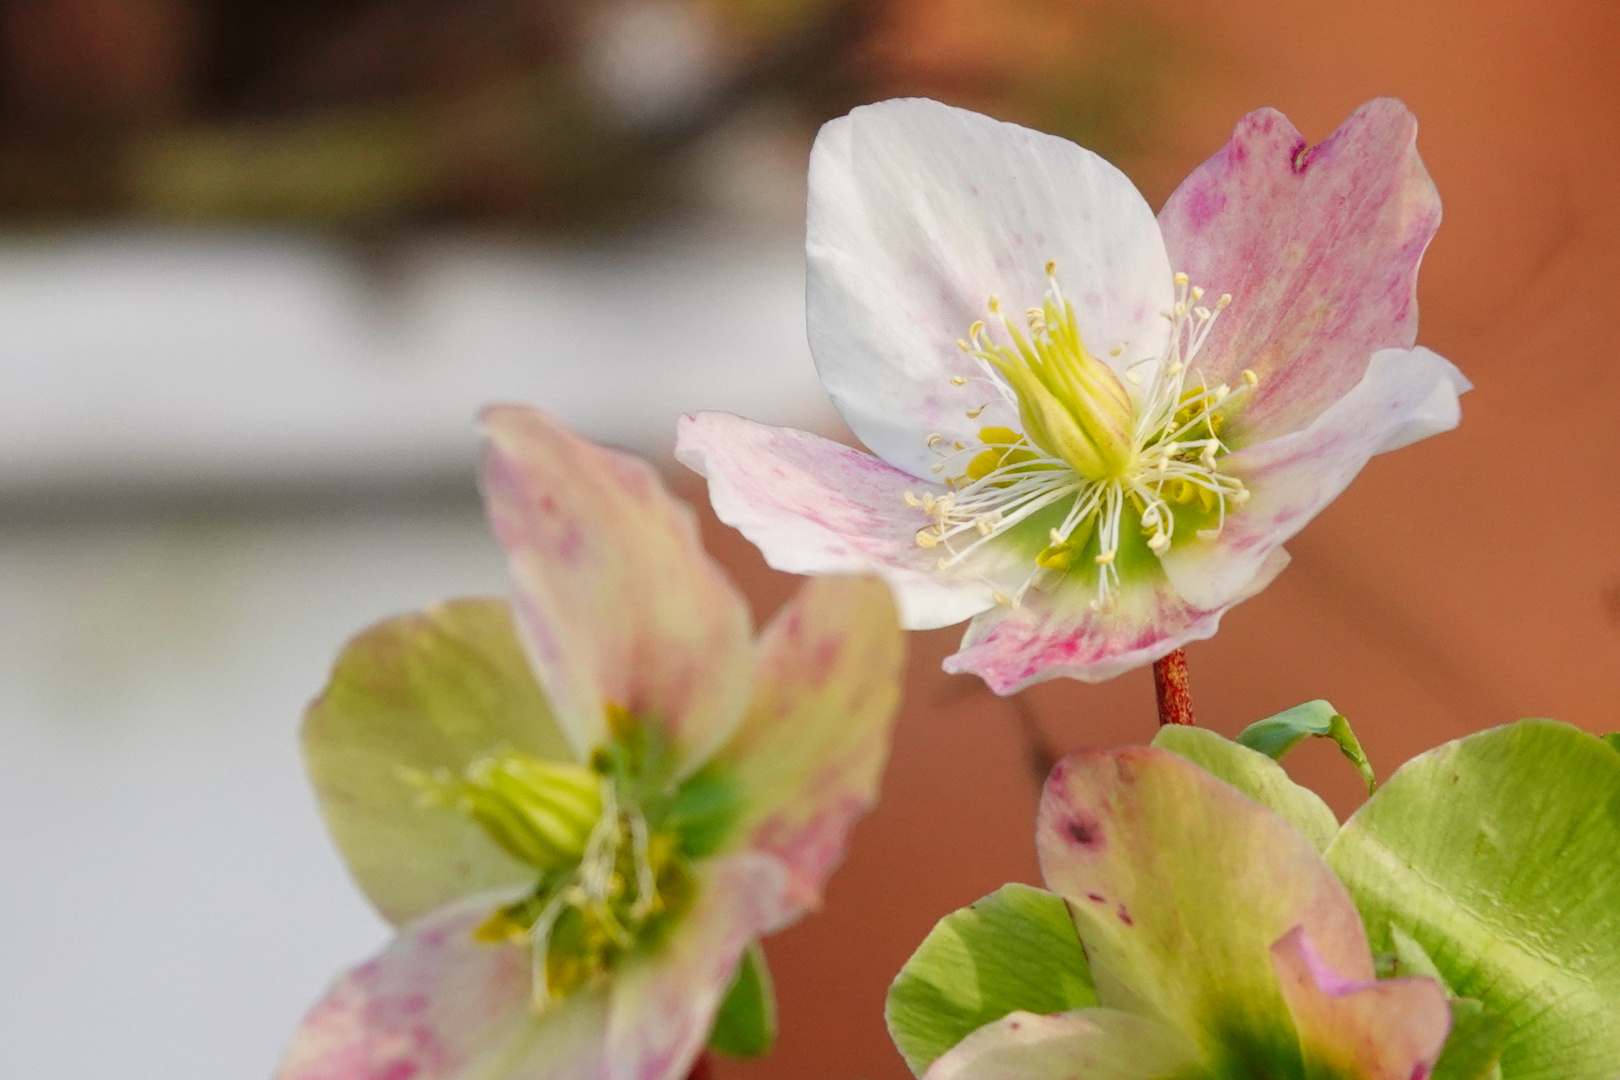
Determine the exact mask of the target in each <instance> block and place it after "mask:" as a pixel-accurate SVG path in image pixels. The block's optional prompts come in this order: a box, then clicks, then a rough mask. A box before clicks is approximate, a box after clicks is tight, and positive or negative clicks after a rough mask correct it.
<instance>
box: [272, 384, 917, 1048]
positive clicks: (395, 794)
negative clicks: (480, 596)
mask: <svg viewBox="0 0 1620 1080" xmlns="http://www.w3.org/2000/svg"><path fill="white" fill-rule="evenodd" d="M484 424H485V428H486V430H487V432H488V435H489V440H490V448H489V453H488V458H487V463H486V466H485V471H484V477H483V482H484V492H485V498H486V501H487V504H488V508H489V516H490V520H491V522H492V525H493V528H494V532H495V534H496V536H497V538H498V539H499V540H500V542H501V544H502V545H503V546H504V548H505V549H506V552H507V555H508V557H509V563H510V568H511V572H512V577H513V584H514V588H513V592H512V598H511V602H510V605H507V604H505V603H502V602H501V601H498V600H467V601H458V602H453V603H449V604H445V605H441V606H439V607H436V608H433V609H430V610H428V611H426V612H423V613H421V614H417V615H411V616H406V617H403V618H398V619H394V620H391V621H389V622H385V623H383V624H381V625H380V626H378V627H376V628H374V629H372V630H370V631H368V632H366V633H364V634H362V635H360V636H359V637H358V638H356V639H355V640H354V641H353V642H351V643H350V644H349V646H348V647H347V648H346V649H345V651H344V652H343V654H342V655H341V656H340V657H339V659H338V662H337V664H336V667H335V669H334V671H333V675H332V680H331V682H330V684H329V686H328V688H327V690H326V692H325V693H324V694H323V695H322V697H321V698H320V699H318V700H317V701H316V702H315V704H314V705H313V706H311V709H310V713H309V718H308V721H307V723H306V726H305V730H304V738H305V749H306V753H307V756H308V760H309V765H310V769H311V773H312V775H313V779H314V782H315V785H316V788H317V791H318V794H319V796H320V800H321V806H322V810H323V812H324V814H325V816H326V820H327V822H328V824H329V826H330V827H331V829H332V832H333V835H334V837H335V839H336V841H337V843H338V846H339V848H340V849H341V850H342V852H343V854H344V856H345V857H346V859H347V860H348V863H349V866H350V869H351V871H352V872H353V873H354V876H355V878H356V880H357V881H358V883H359V884H360V886H361V888H362V889H363V890H364V891H365V892H366V894H367V895H368V896H369V897H370V899H371V900H372V901H373V902H374V903H375V904H376V906H377V907H378V909H379V910H380V911H381V912H382V913H383V914H384V915H385V916H386V917H387V918H388V919H389V920H390V921H392V922H393V923H394V924H395V925H397V926H399V927H400V930H399V933H398V936H397V937H396V938H395V939H394V941H393V943H392V944H391V945H389V946H388V948H387V949H386V950H385V951H384V952H382V953H381V954H380V955H378V956H377V957H375V958H373V959H372V960H370V961H368V962H366V963H364V964H362V965H360V966H359V967H357V968H355V969H354V970H352V971H350V972H348V973H347V974H345V975H344V976H342V977H341V978H340V979H339V980H338V981H337V983H336V984H335V985H334V986H333V987H332V989H331V991H330V992H329V993H328V995H327V997H326V998H325V1000H323V1001H322V1002H321V1003H320V1004H318V1005H317V1006H316V1007H315V1008H314V1009H313V1010H312V1011H311V1013H310V1014H309V1016H308V1017H307V1019H306V1020H305V1021H304V1024H303V1026H302V1028H301V1029H300V1031H299V1032H298V1034H297V1037H296V1039H295V1041H294V1043H293V1045H292V1048H291V1050H290V1051H289V1052H288V1055H287V1058H286V1060H285V1062H284V1064H283V1066H282V1069H281V1072H280V1074H279V1076H280V1077H281V1080H407V1078H408V1080H506V1078H509V1077H510V1078H518V1077H521V1078H523V1080H546V1078H558V1080H562V1078H566V1080H597V1078H601V1080H679V1078H680V1077H682V1076H684V1075H685V1074H686V1071H687V1070H688V1069H689V1068H690V1067H691V1065H692V1063H693V1061H694V1059H695V1058H696V1056H697V1055H698V1054H699V1053H700V1052H701V1051H702V1049H703V1047H704V1045H705V1042H706V1041H707V1040H709V1038H710V1035H711V1029H712V1028H713V1026H714V1023H715V1017H716V1011H717V1009H718V1008H719V1006H720V1005H721V1002H722V999H723V997H724V995H725V994H726V992H727V988H728V986H731V985H732V984H733V978H734V976H737V975H738V973H739V964H740V962H741V961H742V958H744V957H745V955H747V956H748V957H749V958H750V959H749V960H748V964H749V967H748V968H745V969H743V970H744V971H745V973H746V972H749V971H752V972H753V975H754V977H755V978H759V977H761V976H760V975H759V972H758V971H757V969H754V968H753V967H752V965H753V963H754V961H753V959H752V957H753V953H752V952H747V953H746V954H745V950H749V949H750V945H751V943H752V942H754V941H755V940H757V939H758V938H759V937H761V936H762V935H764V934H768V933H771V932H772V931H774V930H776V929H778V928H780V927H782V926H784V925H786V924H787V923H789V922H791V921H793V920H794V919H795V918H797V917H798V916H799V915H800V914H802V913H803V912H804V911H805V910H806V909H807V908H810V907H812V906H814V905H815V904H816V903H818V901H819V898H820V895H821V889H822V885H823V882H824V881H825V880H826V878H827V876H828V875H829V874H830V873H831V872H832V870H833V868H834V866H835V865H836V863H837V862H838V861H839V858H840V857H841V855H842V853H843V849H844V844H845V842H846V839H847V835H848V832H849V829H850V827H851V825H852V824H853V823H854V821H855V819H856V818H858V817H859V816H860V815H861V814H862V813H863V812H864V811H865V810H866V809H867V808H868V807H869V806H870V805H871V803H872V801H873V800H874V798H875V797H876V792H877V785H878V781H879V778H880V775H881V773H882V769H883V764H884V761H885V758H886V757H887V753H888V745H889V730H890V722H891V719H892V716H893V713H894V709H895V706H896V703H897V700H898V691H899V687H898V672H899V666H900V663H901V659H902V650H903V643H902V639H901V634H900V630H899V627H898V623H897V621H896V619H895V615H894V611H893V606H892V602H891V600H890V598H889V593H888V590H887V589H886V588H885V587H884V585H883V584H882V583H881V582H880V581H877V580H875V579H858V578H842V579H840V578H827V579H823V580H818V581H815V582H812V583H810V584H809V585H807V586H806V587H805V588H804V589H802V590H801V591H800V592H799V594H798V595H797V596H796V597H795V598H794V599H793V600H791V601H790V602H789V603H788V604H787V606H786V607H785V608H784V609H783V610H782V611H781V613H780V614H778V615H777V616H776V618H775V619H774V620H773V621H772V622H771V623H770V625H769V626H768V627H767V628H766V630H765V631H764V633H763V634H762V635H761V637H760V638H759V640H758V641H757V642H756V641H755V640H754V639H753V636H752V632H751V629H750V620H749V615H748V610H747V607H746V605H745V604H744V602H743V600H742V598H741V596H740V595H739V594H738V593H737V591H736V590H735V588H734V587H733V586H732V584H731V583H730V582H729V581H728V580H727V579H726V577H725V575H724V574H723V572H722V571H721V569H720V568H719V566H718V565H716V564H715V563H714V562H713V561H712V560H711V559H709V557H708V556H707V555H706V554H705V553H704V551H703V548H702V546H701V544H700V541H699V538H698V534H697V529H696V527H695V524H694V522H693V519H692V517H691V514H690V511H689V510H688V509H687V508H686V507H685V506H684V505H682V504H681V503H680V502H679V501H677V500H676V499H674V498H673V497H672V496H671V495H670V494H669V493H668V492H667V491H666V490H665V489H664V488H663V487H662V485H661V484H660V482H659V481H658V479H657V478H656V476H655V475H654V473H653V472H652V471H651V470H650V469H649V468H647V467H646V466H645V465H643V464H642V463H640V462H638V461H636V460H634V459H632V458H629V457H626V456H624V455H621V454H618V453H615V452H613V451H610V450H605V449H602V448H599V447H596V446H593V445H592V444H590V443H588V442H586V441H584V440H582V439H580V438H578V437H576V436H574V435H572V434H570V433H569V432H567V431H565V430H563V429H562V428H560V427H559V426H557V425H556V424H555V423H553V422H551V421H550V420H548V419H546V418H545V417H543V416H542V415H540V414H538V413H536V412H533V411H529V410H525V409H519V408H513V407H501V408H495V409H492V410H490V411H489V412H487V413H486V414H485V416H484ZM745 982H746V980H745V979H743V978H741V977H739V978H738V980H737V985H739V986H741V985H743V984H744V983H745Z"/></svg>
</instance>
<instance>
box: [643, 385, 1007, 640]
mask: <svg viewBox="0 0 1620 1080" xmlns="http://www.w3.org/2000/svg"><path fill="white" fill-rule="evenodd" d="M675 455H676V456H677V457H678V458H680V460H681V461H683V462H685V463H686V464H687V465H688V466H690V467H691V468H692V469H694V470H696V471H697V472H698V473H701V474H702V475H703V476H705V477H707V478H708V481H709V499H710V501H711V502H713V504H714V512H715V513H716V514H717V515H718V516H719V518H720V520H721V521H724V522H725V523H726V524H727V525H730V526H731V527H732V528H734V529H737V530H738V531H739V532H741V533H742V534H743V535H744V536H746V537H748V539H749V540H751V541H753V543H754V544H755V545H756V546H757V547H758V548H759V550H760V551H761V552H762V553H763V554H764V556H765V561H766V562H768V563H770V564H771V565H772V566H774V567H775V568H776V569H778V570H785V571H787V572H788V573H791V574H878V575H879V576H881V577H882V578H883V579H884V580H885V581H887V582H888V583H889V586H890V587H891V588H892V589H893V590H894V592H895V598H896V600H897V601H898V603H899V605H900V618H901V622H902V623H903V624H904V626H905V627H906V629H908V630H929V629H933V628H934V627H937V626H950V625H951V624H952V623H959V622H961V621H962V620H963V619H968V618H972V617H973V616H974V615H976V614H978V613H979V612H981V611H984V610H985V609H986V608H988V607H990V606H991V605H992V604H993V603H994V602H995V601H994V599H993V597H994V593H995V590H994V587H993V586H991V585H989V584H987V583H986V582H985V581H983V580H980V579H979V578H977V577H972V576H967V575H963V574H955V573H945V572H942V571H940V569H939V568H938V561H939V559H938V555H939V553H938V551H937V550H936V551H927V550H924V549H923V548H921V547H919V546H918V545H917V532H918V530H920V529H921V528H923V527H924V526H925V525H927V524H928V523H929V518H928V517H927V515H925V514H924V513H923V512H922V511H921V510H919V509H917V508H915V507H912V506H908V505H907V504H906V500H905V495H906V492H908V491H910V492H914V493H916V494H917V495H918V497H919V498H920V497H921V496H922V495H923V494H933V495H943V494H944V493H945V490H946V489H945V488H944V487H943V486H942V485H939V484H924V483H922V482H920V481H918V480H917V478H916V477H914V476H912V475H911V474H910V473H906V472H902V471H901V470H899V469H896V468H894V467H893V466H890V465H886V464H884V463H883V462H882V461H880V460H878V459H877V458H875V457H873V456H872V455H870V454H863V453H861V452H860V451H859V450H852V449H850V448H849V447H847V446H841V445H839V444H838V443H835V442H833V441H832V440H830V439H823V438H821V437H820V436H817V435H811V434H808V433H806V432H803V431H794V430H792V429H791V428H776V427H767V426H766V425H764V424H756V423H754V422H753V421H752V420H744V419H743V418H742V417H739V416H732V415H730V414H729V413H713V412H706V413H699V414H697V415H696V416H687V417H682V418H681V420H680V423H679V426H678V427H677V429H676V436H675ZM987 547H988V545H987ZM975 569H976V572H977V571H979V570H980V568H977V567H976V568H975Z"/></svg>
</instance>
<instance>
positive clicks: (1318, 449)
mask: <svg viewBox="0 0 1620 1080" xmlns="http://www.w3.org/2000/svg"><path fill="white" fill-rule="evenodd" d="M1468 389H1469V384H1468V380H1467V379H1465V378H1463V376H1462V373H1461V372H1459V371H1458V370H1457V369H1456V368H1455V367H1453V366H1452V365H1451V364H1450V363H1448V362H1447V361H1446V360H1444V359H1442V358H1441V357H1439V356H1437V355H1435V354H1434V353H1432V352H1430V351H1429V350H1428V349H1410V350H1407V349H1385V350H1383V351H1381V352H1379V353H1377V354H1375V355H1374V356H1373V358H1372V362H1371V363H1370V364H1369V365H1368V367H1367V372H1366V374H1365V375H1364V376H1363V377H1362V379H1361V381H1360V382H1359V383H1358V384H1356V386H1355V387H1354V388H1353V389H1351V390H1350V392H1349V393H1347V394H1345V395H1344V396H1343V397H1342V398H1340V399H1339V400H1338V401H1335V402H1334V403H1333V404H1332V405H1330V406H1329V407H1328V408H1327V410H1326V411H1325V412H1323V413H1322V414H1321V415H1320V416H1318V417H1317V418H1316V419H1315V420H1314V421H1312V422H1311V424H1310V426H1309V427H1306V428H1305V429H1303V430H1301V431H1296V432H1293V433H1291V434H1288V435H1283V436H1280V437H1278V438H1275V439H1271V440H1268V441H1266V442H1262V443H1258V444H1256V445H1252V446H1248V447H1245V448H1244V449H1242V450H1239V451H1237V452H1236V453H1234V454H1231V455H1229V456H1228V457H1226V458H1224V459H1222V461H1223V464H1222V470H1223V471H1225V472H1228V473H1231V474H1232V475H1233V476H1236V477H1238V478H1240V479H1241V480H1243V482H1244V483H1245V484H1247V485H1248V487H1249V490H1250V492H1251V493H1252V494H1251V497H1250V498H1249V501H1248V502H1246V503H1245V504H1244V505H1243V506H1242V507H1240V508H1239V509H1237V510H1235V511H1233V512H1232V513H1231V514H1230V515H1229V516H1228V518H1227V521H1226V525H1225V527H1224V528H1223V529H1222V530H1221V533H1220V535H1219V536H1218V537H1216V538H1215V539H1213V540H1209V541H1196V542H1193V543H1185V544H1181V543H1178V544H1176V545H1175V546H1174V547H1172V548H1171V549H1170V550H1169V551H1167V552H1165V554H1164V555H1163V556H1161V557H1160V562H1161V564H1162V565H1163V566H1164V571H1165V574H1166V575H1168V577H1169V578H1170V581H1171V582H1172V583H1173V584H1174V585H1175V587H1176V591H1177V592H1179V593H1180V594H1181V595H1182V596H1183V597H1185V598H1186V599H1187V601H1188V603H1190V604H1194V605H1197V606H1200V607H1214V606H1217V605H1219V604H1222V603H1225V602H1226V601H1227V598H1228V597H1231V596H1233V595H1234V594H1237V593H1241V592H1245V591H1248V588H1249V583H1250V582H1251V580H1252V579H1253V578H1254V576H1255V574H1256V573H1258V572H1259V570H1260V568H1261V567H1262V566H1264V565H1265V562H1266V560H1267V559H1268V558H1269V557H1270V555H1271V553H1272V552H1273V551H1275V550H1277V549H1278V548H1279V547H1280V546H1281V545H1282V544H1283V543H1284V542H1285V541H1287V540H1288V539H1289V538H1290V537H1292V536H1293V535H1294V534H1295V533H1297V532H1299V530H1301V529H1303V528H1304V527H1305V525H1306V524H1307V523H1308V522H1309V521H1310V520H1311V518H1313V517H1315V516H1316V515H1317V513H1319V512H1320V511H1321V510H1322V509H1323V508H1324V507H1325V506H1327V504H1328V503H1330V502H1332V501H1333V500H1334V499H1335V498H1337V497H1338V494H1339V493H1340V492H1341V491H1343V490H1344V489H1345V488H1346V487H1347V486H1349V484H1350V481H1351V480H1353V479H1355V476H1356V474H1357V473H1359V472H1360V471H1361V468H1362V466H1363V465H1365V464H1366V463H1367V461H1368V459H1369V458H1371V457H1372V456H1373V455H1374V454H1378V453H1382V452H1383V451H1385V450H1391V449H1396V448H1398V447H1401V446H1405V445H1407V444H1408V443H1412V442H1415V441H1417V440H1418V439H1421V438H1426V437H1427V436H1429V435H1433V434H1436V433H1438V432H1441V431H1449V430H1451V429H1452V428H1454V427H1456V426H1457V422H1458V419H1459V418H1460V416H1461V409H1460V405H1459V403H1458V400H1457V399H1458V396H1459V395H1460V394H1462V393H1463V392H1465V391H1466V390H1468Z"/></svg>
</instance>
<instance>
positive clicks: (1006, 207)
mask: <svg viewBox="0 0 1620 1080" xmlns="http://www.w3.org/2000/svg"><path fill="white" fill-rule="evenodd" d="M809 184H810V193H809V212H808V215H807V219H806V236H805V253H806V256H807V258H808V270H809V281H808V292H807V297H806V299H807V304H808V311H807V315H808V325H809V332H810V351H811V353H812V354H813V355H814V357H815V361H816V368H817V370H818V371H819V372H820V374H821V381H822V383H823V385H825V386H826V388H827V392H828V393H829V394H830V395H831V396H832V399H833V403H834V404H835V405H836V406H837V407H838V410H839V412H840V413H842V414H843V417H844V420H845V421H846V422H847V423H848V424H849V426H850V428H851V430H853V431H854V432H855V434H856V435H858V436H859V437H860V439H861V441H862V442H864V443H865V444H866V445H867V446H868V447H870V448H871V449H872V450H873V452H875V453H876V454H877V455H878V456H879V457H881V458H883V459H884V460H885V461H888V462H889V463H890V464H893V465H895V466H898V467H899V468H902V469H904V470H906V471H907V472H910V473H912V474H914V475H916V476H919V477H922V478H924V479H927V478H929V477H930V476H931V474H930V473H929V471H928V470H929V466H931V465H932V464H933V463H934V461H935V460H936V458H935V456H934V454H933V452H932V451H931V450H930V449H929V448H928V447H927V446H926V445H925V444H924V440H925V439H926V437H927V436H928V435H929V434H930V433H932V432H938V433H940V434H942V435H943V436H944V437H945V439H946V440H947V441H949V440H952V439H961V440H963V441H964V442H965V441H967V440H968V439H969V438H970V437H972V436H973V435H974V433H975V432H977V430H978V428H979V426H980V425H982V424H1009V423H1015V416H1014V412H1013V410H1012V409H1011V408H1010V407H1009V406H1008V405H1007V404H1006V403H1005V402H1003V401H1002V400H1001V399H1000V398H999V397H998V396H997V395H996V394H995V392H994V391H993V390H991V389H990V388H988V387H987V386H986V384H985V382H984V380H983V378H982V373H981V372H980V371H979V369H978V367H977V366H976V365H975V363H974V362H973V361H972V360H971V359H970V358H969V357H967V356H965V355H964V354H963V353H962V351H961V350H960V349H958V348H957V344H956V343H957V341H958V339H960V338H962V337H963V336H964V335H965V334H966V333H967V329H968V327H969V325H971V324H972V323H973V322H974V321H975V320H977V319H984V318H989V317H990V316H989V313H988V311H987V308H986V301H987V300H988V299H989V297H990V296H991V295H992V294H994V295H997V296H999V297H1000V298H1001V300H1002V302H1003V303H1004V304H1005V310H1007V311H1011V312H1015V313H1017V312H1023V311H1024V310H1025V309H1026V308H1029V307H1031V306H1035V305H1039V304H1040V302H1041V298H1042V296H1043V295H1044V294H1045V292H1046V289H1047V279H1046V269H1045V267H1046V264H1047V262H1048V261H1054V262H1056V263H1057V273H1058V278H1059V281H1060V282H1061V284H1062V287H1063V290H1064V293H1065V294H1066V295H1067V296H1068V297H1069V298H1070V299H1071V300H1072V301H1073V302H1074V306H1075V310H1076V314H1077V315H1078V317H1079V323H1080V327H1081V329H1082V331H1083V332H1084V334H1085V338H1086V342H1087V344H1088V346H1090V347H1091V349H1092V351H1093V352H1094V353H1095V354H1096V355H1098V356H1108V355H1109V354H1110V351H1111V350H1112V349H1113V348H1114V347H1115V346H1117V345H1126V344H1127V343H1129V344H1130V345H1131V346H1132V348H1131V350H1130V351H1129V353H1128V355H1129V356H1131V357H1134V356H1138V355H1155V356H1156V355H1158V352H1159V350H1160V348H1161V347H1162V345H1163V344H1164V342H1165V341H1166V340H1167V335H1168V332H1169V328H1168V324H1167V323H1166V322H1165V320H1164V319H1162V318H1160V315H1159V313H1160V312H1161V311H1163V310H1164V309H1165V308H1167V307H1169V306H1170V304H1171V303H1172V302H1173V297H1172V292H1171V289H1172V286H1171V275H1170V264H1169V261H1168V260H1167V258H1166V255H1165V250H1164V242H1163V240H1162V239H1161V238H1160V236H1159V227H1158V224H1157V223H1156V221H1155V220H1154V217H1153V212H1152V211H1151V210H1150V209H1149V208H1148V205H1147V203H1146V202H1145V201H1144V200H1143V198H1142V196H1141V195H1140V194H1139V193H1138V192H1137V190H1136V188H1135V187H1134V186H1132V184H1131V182H1130V181H1129V180H1128V179H1126V177H1125V175H1124V174H1123V173H1121V172H1120V171H1119V170H1118V169H1116V168H1114V167H1113V166H1112V165H1110V164H1108V163H1107V162H1106V161H1104V160H1103V159H1102V158H1100V157H1098V156H1097V155H1096V154H1093V153H1091V152H1090V151H1089V150H1084V149H1082V148H1080V147H1078V146H1076V145H1074V144H1073V143H1071V142H1068V141H1066V140H1064V139H1060V138H1057V137H1055V136H1051V135H1043V134H1041V133H1040V132H1036V131H1030V130H1029V129H1027V128H1022V127H1018V126H1017V125H1014V124H1004V123H1001V122H999V121H996V120H992V119H990V118H989V117H986V116H980V115H978V114H976V113H971V112H967V111H965V110H962V109H954V108H951V107H949V106H946V105H941V104H940V103H938V102H936V101H925V100H921V99H907V100H897V101H884V102H880V103H878V104H876V105H867V106H863V107H862V108H859V109H856V110H855V111H853V112H851V113H850V114H849V115H848V116H845V117H841V118H839V119H837V120H834V121H832V122H831V123H829V124H827V125H826V126H824V127H823V128H822V129H821V134H820V135H819V136H818V137H817V138H816V143H815V147H814V149H813V150H811V153H810V180H809ZM1125 358H1126V356H1124V355H1122V359H1125ZM952 376H961V377H963V378H966V379H970V380H977V381H973V382H969V383H967V384H966V385H962V386H953V385H952V383H951V381H950V380H951V377H952ZM987 402H988V403H989V409H988V410H987V411H986V412H985V413H984V414H983V415H981V416H979V417H977V418H976V419H970V418H969V417H968V416H967V415H966V413H967V411H968V410H972V409H976V408H978V407H979V406H982V405H985V404H986V403H987Z"/></svg>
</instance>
